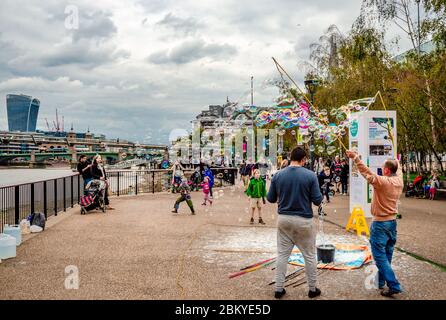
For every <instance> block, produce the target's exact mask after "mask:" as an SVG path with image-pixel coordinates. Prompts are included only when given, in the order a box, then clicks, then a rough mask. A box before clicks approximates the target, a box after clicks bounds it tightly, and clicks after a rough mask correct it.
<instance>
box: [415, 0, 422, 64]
mask: <svg viewBox="0 0 446 320" xmlns="http://www.w3.org/2000/svg"><path fill="white" fill-rule="evenodd" d="M415 1H416V3H417V8H418V23H417V25H418V56H420V53H421V31H420V1H421V0H415Z"/></svg>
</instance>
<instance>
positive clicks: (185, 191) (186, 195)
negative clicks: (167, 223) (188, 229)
mask: <svg viewBox="0 0 446 320" xmlns="http://www.w3.org/2000/svg"><path fill="white" fill-rule="evenodd" d="M178 191H179V192H180V193H181V195H180V197H179V198H178V199H177V201H175V204H174V209H173V210H172V212H173V213H178V209H179V207H180V203H181V202H183V201H186V203H187V205H188V206H189V209H190V211H191V213H192V215H194V214H195V210H194V204H193V203H192V199H191V197H190V188H189V184H188V183H187V180H186V179H185V178H184V177H183V179H182V181H181V184H180V186H179V187H178Z"/></svg>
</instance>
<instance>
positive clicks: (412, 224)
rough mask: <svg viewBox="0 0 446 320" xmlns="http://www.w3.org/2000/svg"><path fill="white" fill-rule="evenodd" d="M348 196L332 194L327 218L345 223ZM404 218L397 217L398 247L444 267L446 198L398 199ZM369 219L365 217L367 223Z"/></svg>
mask: <svg viewBox="0 0 446 320" xmlns="http://www.w3.org/2000/svg"><path fill="white" fill-rule="evenodd" d="M348 199H349V198H348V197H347V196H341V195H339V196H335V197H334V198H333V199H332V203H330V205H329V206H328V207H327V213H328V214H329V216H328V218H327V219H328V220H329V221H333V222H335V223H337V224H340V225H342V226H345V225H346V224H347V221H348V217H349V210H348V201H349V200H348ZM400 201H401V204H400V206H399V209H400V213H401V214H402V216H403V218H402V219H401V220H398V243H397V246H398V247H400V248H401V249H403V250H405V251H408V252H412V253H414V254H417V255H419V256H421V257H424V258H426V259H429V260H431V261H434V262H436V263H439V264H441V265H443V266H446V232H445V231H446V200H435V201H431V200H427V199H413V198H405V197H404V196H403V197H402V198H401V200H400ZM370 220H371V219H368V222H369V225H370Z"/></svg>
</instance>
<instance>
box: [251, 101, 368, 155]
mask: <svg viewBox="0 0 446 320" xmlns="http://www.w3.org/2000/svg"><path fill="white" fill-rule="evenodd" d="M276 101H277V106H276V107H273V108H270V109H268V110H264V111H261V112H260V113H259V114H258V115H257V117H256V118H255V124H256V126H257V127H264V126H266V125H268V124H270V123H275V124H276V128H277V129H279V131H278V134H279V136H283V135H284V134H285V133H286V130H287V129H292V130H291V134H292V135H293V136H295V135H296V134H297V131H296V129H297V130H298V131H299V133H300V135H301V138H302V141H303V143H308V142H310V140H311V133H313V134H314V138H315V140H317V141H321V142H323V143H324V144H325V145H330V144H332V143H333V142H335V141H336V140H338V139H340V138H341V137H342V136H344V135H345V134H346V133H347V129H348V128H349V127H350V126H351V124H352V122H353V120H352V118H351V115H352V113H358V112H365V111H368V109H369V107H370V105H371V104H372V103H373V102H374V101H375V100H374V98H365V99H360V100H355V101H350V102H349V103H348V104H347V105H344V106H341V107H340V108H333V109H331V110H330V111H327V110H326V109H320V110H318V109H316V108H314V107H313V106H309V105H308V104H307V103H306V102H303V101H301V102H296V100H295V99H294V98H292V97H290V96H289V95H282V96H279V97H278V98H276ZM329 116H330V117H331V118H332V119H333V118H334V119H335V120H336V122H337V123H335V122H330V119H329ZM318 151H319V152H321V153H322V151H325V150H318ZM326 151H327V153H328V154H333V153H335V152H336V148H335V147H333V146H330V147H329V148H327V150H326Z"/></svg>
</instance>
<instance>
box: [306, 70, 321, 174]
mask: <svg viewBox="0 0 446 320" xmlns="http://www.w3.org/2000/svg"><path fill="white" fill-rule="evenodd" d="M318 85H319V80H317V79H309V80H305V87H306V88H307V91H308V93H309V94H310V101H311V105H313V104H314V94H315V93H316V90H317V87H318ZM310 117H311V118H313V117H314V112H313V107H310ZM313 164H314V132H311V141H310V170H313Z"/></svg>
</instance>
